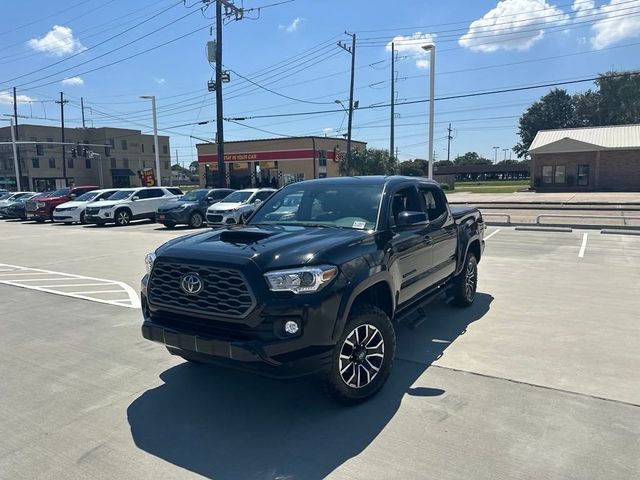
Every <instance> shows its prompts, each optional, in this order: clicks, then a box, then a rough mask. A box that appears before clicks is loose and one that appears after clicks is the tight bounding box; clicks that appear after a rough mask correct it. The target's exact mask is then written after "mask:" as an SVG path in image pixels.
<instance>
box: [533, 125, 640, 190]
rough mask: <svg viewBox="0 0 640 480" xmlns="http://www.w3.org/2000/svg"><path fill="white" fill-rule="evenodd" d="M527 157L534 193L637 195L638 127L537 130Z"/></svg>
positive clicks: (639, 175)
mask: <svg viewBox="0 0 640 480" xmlns="http://www.w3.org/2000/svg"><path fill="white" fill-rule="evenodd" d="M529 154H530V155H531V164H530V171H531V186H532V187H533V188H535V189H536V190H538V191H596V190H601V191H640V125H613V126H604V127H588V128H570V129H561V130H541V131H539V132H538V134H537V135H536V137H535V139H534V140H533V142H532V143H531V147H530V148H529Z"/></svg>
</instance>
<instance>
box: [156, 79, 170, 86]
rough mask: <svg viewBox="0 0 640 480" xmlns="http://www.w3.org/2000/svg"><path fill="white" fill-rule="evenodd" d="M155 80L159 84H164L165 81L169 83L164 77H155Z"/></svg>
mask: <svg viewBox="0 0 640 480" xmlns="http://www.w3.org/2000/svg"><path fill="white" fill-rule="evenodd" d="M153 81H154V82H156V83H157V84H158V85H164V84H165V83H167V81H166V80H165V79H164V78H154V79H153Z"/></svg>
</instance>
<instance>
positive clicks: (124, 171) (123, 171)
mask: <svg viewBox="0 0 640 480" xmlns="http://www.w3.org/2000/svg"><path fill="white" fill-rule="evenodd" d="M111 175H113V176H114V177H135V176H136V174H135V173H133V172H132V171H131V170H129V169H128V168H112V169H111Z"/></svg>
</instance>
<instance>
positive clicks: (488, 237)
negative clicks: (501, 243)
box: [484, 228, 500, 240]
mask: <svg viewBox="0 0 640 480" xmlns="http://www.w3.org/2000/svg"><path fill="white" fill-rule="evenodd" d="M499 231H500V229H499V228H496V229H495V230H494V231H493V232H491V233H490V234H489V235H487V236H486V237H484V239H485V240H489V239H490V238H491V237H493V236H494V235H495V234H496V233H498V232H499Z"/></svg>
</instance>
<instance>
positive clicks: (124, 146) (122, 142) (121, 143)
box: [120, 139, 128, 150]
mask: <svg viewBox="0 0 640 480" xmlns="http://www.w3.org/2000/svg"><path fill="white" fill-rule="evenodd" d="M120 147H121V148H122V150H126V149H127V148H128V146H127V141H126V140H124V139H123V140H120Z"/></svg>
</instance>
